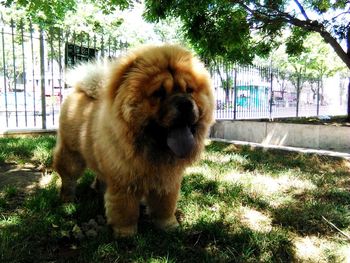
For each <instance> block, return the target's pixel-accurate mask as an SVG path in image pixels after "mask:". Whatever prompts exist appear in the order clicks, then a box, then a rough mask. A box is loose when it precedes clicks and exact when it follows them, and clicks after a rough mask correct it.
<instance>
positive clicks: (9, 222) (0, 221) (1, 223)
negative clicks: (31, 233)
mask: <svg viewBox="0 0 350 263" xmlns="http://www.w3.org/2000/svg"><path fill="white" fill-rule="evenodd" d="M20 223H21V217H20V216H19V215H10V216H8V217H6V216H2V218H0V229H1V228H3V227H9V226H15V225H19V224H20Z"/></svg>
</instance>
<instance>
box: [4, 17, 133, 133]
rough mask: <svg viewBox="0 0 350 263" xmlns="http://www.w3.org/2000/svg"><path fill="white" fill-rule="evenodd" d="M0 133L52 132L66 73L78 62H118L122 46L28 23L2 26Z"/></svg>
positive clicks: (92, 37)
mask: <svg viewBox="0 0 350 263" xmlns="http://www.w3.org/2000/svg"><path fill="white" fill-rule="evenodd" d="M0 34H1V37H0V56H1V59H0V123H1V128H41V129H47V128H56V127H57V119H58V115H59V109H60V104H61V102H62V100H63V98H64V97H65V95H66V93H67V87H66V86H65V83H64V79H65V71H66V69H67V68H69V67H72V66H74V65H75V64H76V63H77V62H80V61H87V60H90V59H98V58H102V57H117V56H119V55H120V54H121V53H123V52H125V50H126V49H127V47H128V45H127V43H124V42H121V41H117V40H115V39H112V38H110V37H106V36H103V35H93V36H90V35H89V34H85V33H76V32H64V31H63V30H62V29H60V28H51V29H49V30H46V31H44V30H41V29H40V28H37V27H35V26H33V25H32V24H31V23H27V24H25V23H23V22H19V23H15V22H14V21H13V20H11V22H10V23H9V24H5V23H3V24H2V27H1V33H0Z"/></svg>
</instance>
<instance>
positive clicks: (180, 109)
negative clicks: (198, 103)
mask: <svg viewBox="0 0 350 263" xmlns="http://www.w3.org/2000/svg"><path fill="white" fill-rule="evenodd" d="M173 105H174V107H175V108H176V112H177V114H176V116H174V117H175V118H174V120H173V124H174V125H175V126H186V125H192V124H193V123H194V122H195V119H196V115H195V111H194V105H193V101H192V99H191V98H190V97H188V96H186V95H184V96H183V95H181V96H180V95H179V96H176V97H174V100H173Z"/></svg>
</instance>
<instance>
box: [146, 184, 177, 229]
mask: <svg viewBox="0 0 350 263" xmlns="http://www.w3.org/2000/svg"><path fill="white" fill-rule="evenodd" d="M179 187H180V186H177V187H175V189H173V190H172V191H168V192H164V191H163V192H158V191H157V190H153V191H150V192H149V194H148V198H147V205H148V209H149V214H150V216H151V217H152V218H153V222H154V223H155V225H156V226H157V227H159V228H161V229H163V230H171V229H174V228H176V227H177V226H178V225H179V223H178V222H177V219H176V217H175V210H176V202H177V199H178V195H179Z"/></svg>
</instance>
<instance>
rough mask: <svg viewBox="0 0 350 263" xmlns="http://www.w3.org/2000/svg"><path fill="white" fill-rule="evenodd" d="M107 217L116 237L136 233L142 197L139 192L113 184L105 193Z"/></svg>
mask: <svg viewBox="0 0 350 263" xmlns="http://www.w3.org/2000/svg"><path fill="white" fill-rule="evenodd" d="M104 198H105V208H106V217H107V222H108V224H109V225H111V226H112V228H113V231H114V235H115V236H116V237H128V236H132V235H134V234H136V232H137V222H138V218H139V203H140V199H139V197H138V196H137V194H135V193H133V192H130V191H128V190H127V189H120V188H117V187H113V186H107V191H106V193H105V196H104Z"/></svg>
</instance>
